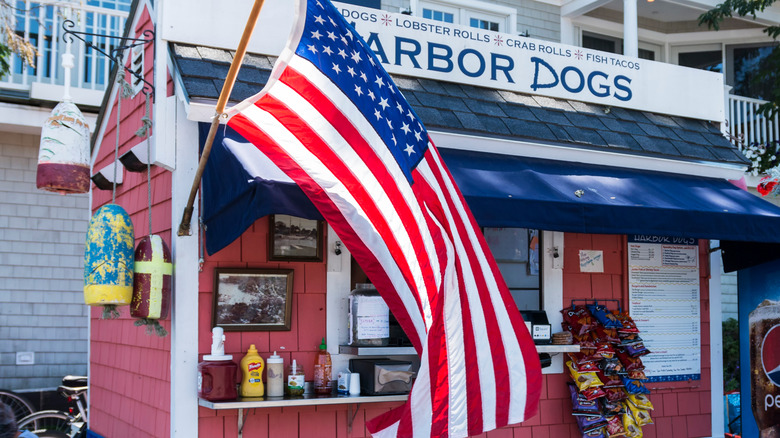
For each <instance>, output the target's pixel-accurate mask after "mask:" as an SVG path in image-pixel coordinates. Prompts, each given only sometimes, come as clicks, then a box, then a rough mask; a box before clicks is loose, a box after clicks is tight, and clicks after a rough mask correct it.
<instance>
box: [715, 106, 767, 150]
mask: <svg viewBox="0 0 780 438" xmlns="http://www.w3.org/2000/svg"><path fill="white" fill-rule="evenodd" d="M764 103H766V101H764V100H759V99H752V98H750V97H742V96H735V95H733V94H729V95H727V99H726V112H727V114H726V117H727V125H728V134H729V135H730V136H731V139H732V142H734V144H735V145H736V146H738V147H740V149H741V148H742V147H744V146H748V145H751V144H767V143H770V142H777V141H778V140H780V123H778V116H777V114H775V115H774V116H773V117H772V118H767V117H765V116H764V115H763V114H758V107H760V106H761V105H762V104H764Z"/></svg>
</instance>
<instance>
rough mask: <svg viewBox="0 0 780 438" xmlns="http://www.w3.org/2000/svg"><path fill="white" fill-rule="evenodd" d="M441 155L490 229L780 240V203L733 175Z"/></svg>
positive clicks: (452, 153)
mask: <svg viewBox="0 0 780 438" xmlns="http://www.w3.org/2000/svg"><path fill="white" fill-rule="evenodd" d="M440 152H441V154H442V156H443V157H444V161H445V162H446V163H447V166H448V167H449V169H450V172H452V175H453V177H454V178H455V180H456V181H457V183H458V186H459V187H460V190H461V191H462V192H463V195H464V196H465V197H466V200H467V202H468V205H469V207H470V208H471V210H472V212H473V213H474V216H475V217H476V219H477V222H478V223H479V224H480V225H483V226H494V227H498V226H501V227H525V228H539V229H545V230H555V231H572V232H579V233H595V234H655V235H659V236H670V237H696V238H703V239H719V240H737V241H751V242H780V232H778V230H780V208H778V207H776V206H775V205H773V204H771V203H769V202H767V201H765V200H763V199H760V198H759V197H757V196H754V195H752V194H750V193H748V192H746V191H744V190H742V189H740V188H738V187H736V186H734V185H733V184H731V183H729V182H728V181H727V180H725V179H714V178H703V177H697V176H688V175H680V174H671V173H661V172H649V171H641V170H634V169H625V168H618V167H608V166H598V165H590V164H582V163H572V162H563V161H551V160H542V159H536V158H524V157H516V156H507V155H496V154H487V153H479V152H468V151H459V150H448V149H440Z"/></svg>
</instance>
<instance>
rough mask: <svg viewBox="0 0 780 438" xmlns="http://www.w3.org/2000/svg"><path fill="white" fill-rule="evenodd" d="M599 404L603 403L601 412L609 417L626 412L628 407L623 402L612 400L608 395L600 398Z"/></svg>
mask: <svg viewBox="0 0 780 438" xmlns="http://www.w3.org/2000/svg"><path fill="white" fill-rule="evenodd" d="M599 404H600V405H601V413H602V414H603V415H604V416H605V417H607V419H609V417H611V416H614V415H620V414H625V413H626V408H625V406H624V405H623V403H621V402H612V401H609V400H608V399H607V398H606V397H603V398H600V399H599Z"/></svg>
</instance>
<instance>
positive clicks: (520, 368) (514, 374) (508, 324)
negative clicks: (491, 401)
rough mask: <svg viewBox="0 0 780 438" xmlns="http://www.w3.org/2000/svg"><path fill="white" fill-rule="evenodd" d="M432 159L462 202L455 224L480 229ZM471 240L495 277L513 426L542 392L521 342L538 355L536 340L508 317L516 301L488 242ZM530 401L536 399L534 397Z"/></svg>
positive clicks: (492, 289)
mask: <svg viewBox="0 0 780 438" xmlns="http://www.w3.org/2000/svg"><path fill="white" fill-rule="evenodd" d="M432 156H433V157H434V159H435V160H436V161H437V163H439V166H437V168H438V169H441V170H442V172H443V173H442V176H443V179H442V180H441V182H442V186H443V187H446V188H447V189H448V190H449V191H450V193H454V194H455V196H456V199H457V200H458V201H459V202H458V203H457V204H456V206H457V209H458V214H459V216H460V219H461V221H456V222H457V223H459V224H465V223H468V224H471V228H472V229H475V228H476V227H477V224H476V221H475V220H474V218H473V216H472V215H471V214H470V213H468V212H467V211H468V210H467V208H466V207H465V200H464V199H463V196H462V194H460V192H459V191H458V190H457V189H456V188H455V182H454V180H453V178H452V175H451V174H449V171H447V170H446V167H444V166H443V163H442V161H441V156H440V155H438V152H437V151H435V149H434V151H433V153H432ZM470 237H471V242H470V243H471V244H472V246H471V248H481V249H482V250H481V251H477V252H476V254H477V255H478V257H479V264H480V269H478V270H477V272H480V273H486V272H490V273H491V274H492V275H491V276H490V277H489V280H490V283H489V284H488V290H489V297H490V300H491V302H490V304H488V305H486V306H485V308H486V309H490V310H491V311H494V312H495V317H496V318H497V320H498V323H499V326H500V329H499V331H498V332H496V334H497V335H498V336H500V338H501V339H500V340H501V342H500V345H502V346H503V347H504V348H506V349H507V351H506V352H505V358H506V361H510V360H511V363H512V365H513V366H512V367H509V368H508V373H509V374H508V376H509V382H508V384H509V386H508V388H509V395H510V397H509V402H510V403H509V404H507V406H506V408H507V410H508V411H509V412H515V413H516V415H515V416H513V417H511V418H509V417H507V420H506V421H507V422H506V423H503V424H513V423H517V422H520V421H523V420H525V419H527V418H529V416H528V415H527V414H526V412H525V410H526V400H527V399H528V397H529V395H530V394H537V395H538V394H540V393H541V382H540V381H539V382H527V380H528V379H527V372H526V367H528V366H532V367H534V368H535V373H537V375H538V374H539V373H541V370H540V368H539V362H538V360H537V361H534V360H533V359H535V358H529V357H528V355H526V354H523V348H521V346H520V342H521V340H525V341H527V342H526V344H525V346H524V349H525V351H528V352H529V354H536V347H535V346H534V344H533V341H532V339H531V337H530V335H529V334H528V331H527V328H526V327H525V324H524V323H523V321H522V319H521V318H520V316H519V313H517V315H516V316H517V317H516V318H514V319H513V320H512V319H510V317H509V312H507V306H509V305H514V300H512V298H511V296H510V295H509V290H508V289H507V288H506V285H505V284H504V282H503V277H502V276H501V274H500V272H499V271H498V268H497V266H496V265H495V264H491V263H489V262H488V260H487V257H486V256H485V252H486V251H487V253H488V254H489V249H488V248H487V244H486V242H485V241H484V239H480V238H478V236H477V235H476V234H472V235H471V236H470ZM502 292H504V293H502ZM510 333H514V334H515V336H509V334H510ZM497 345H498V344H497ZM518 358H522V361H520V360H518ZM512 359H514V360H512ZM504 363H506V362H504ZM526 383H527V385H528V386H527V387H526V386H525V385H526ZM531 399H536V398H534V397H532V398H531ZM517 406H521V407H522V409H518V408H517ZM531 414H533V413H531Z"/></svg>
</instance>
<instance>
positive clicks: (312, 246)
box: [268, 214, 322, 262]
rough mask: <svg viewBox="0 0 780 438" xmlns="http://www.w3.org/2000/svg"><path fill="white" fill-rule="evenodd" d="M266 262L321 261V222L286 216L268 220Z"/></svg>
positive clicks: (273, 217) (273, 216)
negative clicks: (268, 237)
mask: <svg viewBox="0 0 780 438" xmlns="http://www.w3.org/2000/svg"><path fill="white" fill-rule="evenodd" d="M269 223H270V226H271V229H270V230H269V231H270V232H269V235H270V239H269V250H268V253H269V254H268V260H274V261H301V262H321V261H322V222H321V221H318V220H314V219H304V218H300V217H295V216H290V215H286V214H272V215H271V216H270V218H269Z"/></svg>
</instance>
